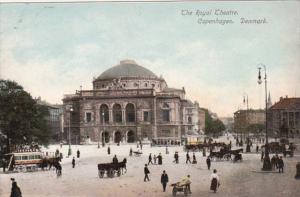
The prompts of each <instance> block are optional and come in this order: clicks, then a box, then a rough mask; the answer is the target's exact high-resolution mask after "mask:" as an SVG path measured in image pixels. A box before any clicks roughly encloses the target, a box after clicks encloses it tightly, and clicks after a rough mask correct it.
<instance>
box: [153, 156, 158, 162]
mask: <svg viewBox="0 0 300 197" xmlns="http://www.w3.org/2000/svg"><path fill="white" fill-rule="evenodd" d="M156 158H157V157H156V155H154V156H153V159H154V164H156Z"/></svg>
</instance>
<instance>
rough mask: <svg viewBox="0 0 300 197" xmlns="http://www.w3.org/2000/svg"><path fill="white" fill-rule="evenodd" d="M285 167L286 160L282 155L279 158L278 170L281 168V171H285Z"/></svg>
mask: <svg viewBox="0 0 300 197" xmlns="http://www.w3.org/2000/svg"><path fill="white" fill-rule="evenodd" d="M283 167H284V162H283V160H282V156H280V157H279V159H278V170H279V173H280V172H281V173H283Z"/></svg>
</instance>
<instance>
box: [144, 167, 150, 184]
mask: <svg viewBox="0 0 300 197" xmlns="http://www.w3.org/2000/svg"><path fill="white" fill-rule="evenodd" d="M144 174H145V177H144V182H146V180H148V181H150V179H149V176H148V174H150V171H149V169H148V167H147V164H145V167H144Z"/></svg>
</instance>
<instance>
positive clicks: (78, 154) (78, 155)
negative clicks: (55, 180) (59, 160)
mask: <svg viewBox="0 0 300 197" xmlns="http://www.w3.org/2000/svg"><path fill="white" fill-rule="evenodd" d="M77 158H80V151H79V149H78V150H77Z"/></svg>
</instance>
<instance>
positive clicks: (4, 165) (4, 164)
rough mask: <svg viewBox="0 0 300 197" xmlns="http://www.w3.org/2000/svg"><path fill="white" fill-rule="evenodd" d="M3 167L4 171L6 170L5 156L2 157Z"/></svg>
mask: <svg viewBox="0 0 300 197" xmlns="http://www.w3.org/2000/svg"><path fill="white" fill-rule="evenodd" d="M2 168H3V172H5V168H6V160H5V159H4V158H2Z"/></svg>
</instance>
